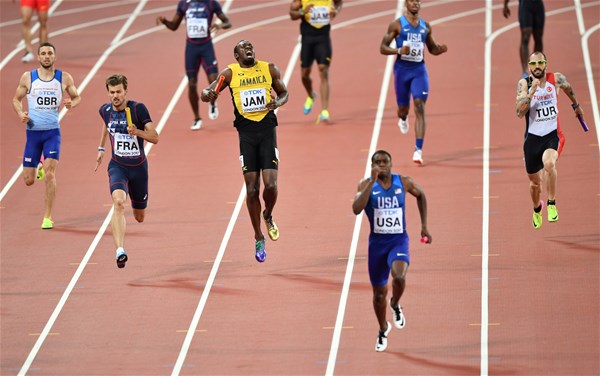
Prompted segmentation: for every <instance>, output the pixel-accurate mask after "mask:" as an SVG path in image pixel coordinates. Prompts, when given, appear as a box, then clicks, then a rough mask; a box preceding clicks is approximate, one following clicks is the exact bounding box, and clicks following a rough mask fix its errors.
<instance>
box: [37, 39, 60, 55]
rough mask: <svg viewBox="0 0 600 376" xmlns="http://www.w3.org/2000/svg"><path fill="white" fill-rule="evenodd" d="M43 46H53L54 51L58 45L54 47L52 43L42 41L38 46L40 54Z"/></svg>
mask: <svg viewBox="0 0 600 376" xmlns="http://www.w3.org/2000/svg"><path fill="white" fill-rule="evenodd" d="M42 47H52V49H53V50H54V52H56V47H54V45H53V44H52V43H50V42H44V43H41V44H40V46H39V47H38V55H39V54H40V50H41V49H42Z"/></svg>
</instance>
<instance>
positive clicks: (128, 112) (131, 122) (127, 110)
mask: <svg viewBox="0 0 600 376" xmlns="http://www.w3.org/2000/svg"><path fill="white" fill-rule="evenodd" d="M125 115H126V116H127V128H128V129H129V128H130V127H133V128H135V125H133V120H131V109H130V108H129V107H125Z"/></svg>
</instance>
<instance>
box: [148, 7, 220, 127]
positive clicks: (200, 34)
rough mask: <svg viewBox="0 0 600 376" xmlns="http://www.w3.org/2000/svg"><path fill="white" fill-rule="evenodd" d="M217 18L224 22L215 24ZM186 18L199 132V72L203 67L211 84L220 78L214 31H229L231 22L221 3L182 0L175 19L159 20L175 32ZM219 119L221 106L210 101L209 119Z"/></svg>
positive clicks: (188, 60)
mask: <svg viewBox="0 0 600 376" xmlns="http://www.w3.org/2000/svg"><path fill="white" fill-rule="evenodd" d="M215 15H216V16H217V17H218V18H219V19H220V20H221V23H220V24H219V23H213V18H214V16H215ZM184 17H185V26H186V35H187V39H186V43H185V72H186V74H187V78H188V95H189V99H190V104H191V105H192V111H193V112H194V122H193V123H192V126H191V129H192V130H193V131H197V130H199V129H200V128H201V127H202V118H201V117H200V110H199V97H198V71H199V70H200V66H202V68H203V69H204V71H205V72H206V76H207V77H208V82H209V83H211V82H213V81H214V80H216V79H217V73H218V72H219V66H218V65H217V58H216V57H215V49H214V46H213V43H212V37H211V32H212V31H215V30H218V29H229V28H230V27H231V23H230V22H229V18H227V15H225V13H224V12H223V9H221V4H219V2H218V1H217V0H179V4H177V11H176V13H175V16H173V19H172V20H170V21H169V20H167V19H166V18H165V17H163V16H160V17H158V18H157V19H156V22H157V23H158V24H160V23H162V24H163V25H165V26H166V27H167V28H168V29H169V30H173V31H175V30H177V29H178V28H179V25H181V21H183V19H184ZM218 116H219V110H218V108H217V104H216V103H215V102H214V101H213V102H210V108H209V110H208V117H209V118H210V119H211V120H215V119H216V118H217V117H218Z"/></svg>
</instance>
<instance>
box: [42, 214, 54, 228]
mask: <svg viewBox="0 0 600 376" xmlns="http://www.w3.org/2000/svg"><path fill="white" fill-rule="evenodd" d="M53 227H54V221H52V219H50V218H46V217H44V220H43V221H42V229H44V230H50V229H51V228H53Z"/></svg>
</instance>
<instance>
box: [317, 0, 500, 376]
mask: <svg viewBox="0 0 600 376" xmlns="http://www.w3.org/2000/svg"><path fill="white" fill-rule="evenodd" d="M398 2H399V5H398V6H397V9H398V12H400V11H401V10H402V9H403V7H404V6H403V5H400V4H402V0H398ZM446 2H447V1H443V2H440V4H441V3H446ZM430 4H431V5H434V4H433V3H430ZM500 7H501V6H500V5H498V6H495V7H494V8H500ZM485 9H486V8H478V9H473V10H469V11H464V12H460V13H456V14H453V15H450V16H446V17H442V18H439V19H436V20H433V21H431V22H430V25H437V24H440V23H443V22H448V21H452V20H455V19H459V18H464V17H469V16H472V15H475V14H478V13H482V12H484V11H485ZM396 16H397V17H399V13H396ZM394 58H395V57H394V56H390V57H388V59H387V61H386V68H385V73H384V77H383V85H382V90H381V94H380V100H379V105H378V109H377V115H376V118H375V123H374V126H373V135H372V139H371V145H370V147H369V154H368V156H367V163H366V168H365V175H364V176H368V175H369V172H370V170H371V162H370V157H371V155H372V154H373V153H374V152H375V150H376V145H377V138H378V136H379V132H380V129H381V119H382V117H383V111H384V109H385V102H386V97H387V86H386V85H388V84H389V82H390V80H389V76H390V75H391V72H392V68H393V63H394ZM390 64H391V65H390ZM383 86H386V88H385V90H384V88H383ZM362 217H363V216H362V215H358V216H356V222H355V223H354V231H353V235H352V242H351V244H350V251H349V256H348V264H347V266H346V274H345V277H344V284H343V288H342V294H341V297H340V305H339V308H338V315H337V318H336V322H335V329H334V333H333V339H332V344H331V349H330V353H329V359H328V361H327V370H326V371H325V374H326V375H328V376H329V375H333V373H334V370H335V363H336V358H337V352H338V350H339V342H340V337H341V332H342V325H343V321H344V313H345V310H346V303H347V300H348V293H349V290H350V281H351V278H352V269H353V267H354V261H355V259H356V249H357V246H358V239H359V236H360V227H361V223H362Z"/></svg>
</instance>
